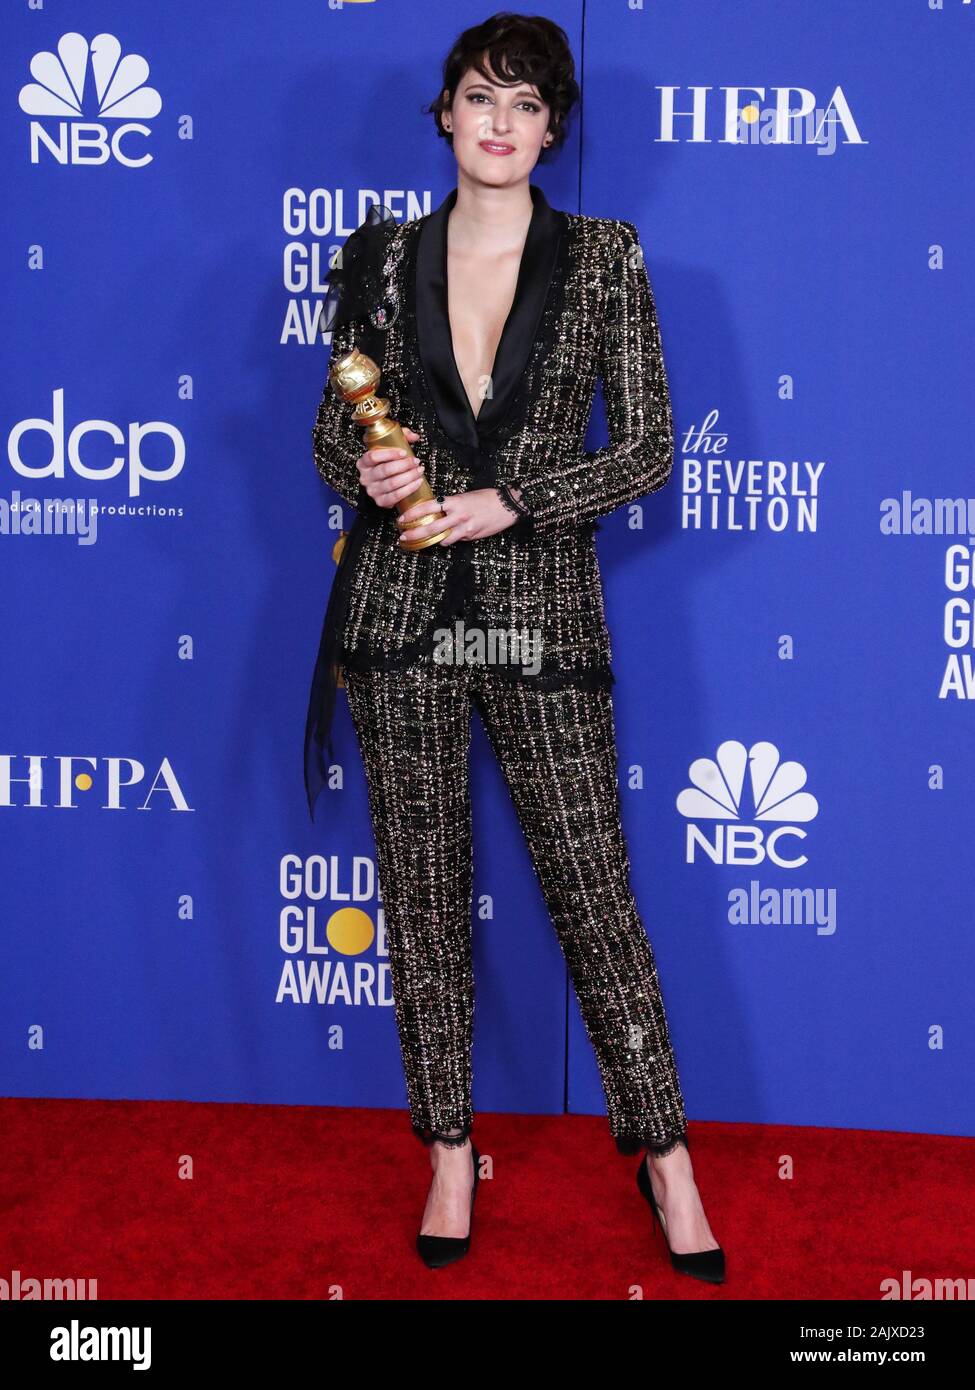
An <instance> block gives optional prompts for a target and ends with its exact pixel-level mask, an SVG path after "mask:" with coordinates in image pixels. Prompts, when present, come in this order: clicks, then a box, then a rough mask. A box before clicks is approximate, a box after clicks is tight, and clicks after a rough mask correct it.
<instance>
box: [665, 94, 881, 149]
mask: <svg viewBox="0 0 975 1390" xmlns="http://www.w3.org/2000/svg"><path fill="white" fill-rule="evenodd" d="M657 90H658V91H659V93H660V134H659V135H658V136H657V137H656V138H657V141H658V142H660V141H663V142H664V143H670V142H677V141H680V140H681V139H684V140H686V142H687V143H688V144H703V145H707V144H710V143H711V137H712V135H714V134H718V144H720V145H743V144H754V143H759V144H763V145H823V144H826V143H829V144H831V145H832V146H833V148H835V146H836V144H837V143H838V141H837V134H836V133H837V131H840V132H842V135H843V144H845V145H866V144H868V143H869V141H867V140H864V138H863V136H862V135H861V134H860V132H859V130H858V129H857V123H856V121H855V120H854V119H853V112H852V111H851V110H850V104H849V102H848V101H847V99H846V95H845V93H844V91H843V88H842V87H836V88H835V89H834V90H833V92H832V94H831V96H830V98H829V101H828V102H827V103H826V105H825V107H819V106H817V105H816V96H815V93H814V92H810V91H809V90H808V89H807V88H806V87H718V88H713V87H688V88H687V91H688V92H689V93H690V103H691V104H690V107H689V108H688V109H686V110H680V109H678V107H677V99H678V98H677V93H678V92H680V91H681V90H682V89H681V88H680V87H663V86H661V87H658V88H657ZM709 92H715V93H716V95H715V96H714V97H709V95H708V93H709ZM722 92H723V93H724V96H723V97H722V96H721V95H720V93H722ZM681 100H686V98H681ZM678 121H679V122H680V123H681V124H680V126H679V127H678V124H677V123H678ZM719 132H720V133H719ZM831 152H832V151H831Z"/></svg>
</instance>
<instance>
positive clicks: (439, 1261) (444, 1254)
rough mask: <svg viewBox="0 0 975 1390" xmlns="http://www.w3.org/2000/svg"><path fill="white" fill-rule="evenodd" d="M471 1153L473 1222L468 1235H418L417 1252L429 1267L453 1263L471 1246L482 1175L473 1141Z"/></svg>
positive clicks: (478, 1155)
mask: <svg viewBox="0 0 975 1390" xmlns="http://www.w3.org/2000/svg"><path fill="white" fill-rule="evenodd" d="M471 1153H472V1155H473V1158H474V1182H473V1185H472V1187H471V1224H470V1226H469V1228H468V1231H467V1235H466V1236H424V1235H418V1236H417V1238H416V1249H417V1254H418V1255H419V1256H420V1259H421V1260H422V1261H423V1263H424V1264H425V1265H426V1266H427V1267H428V1268H429V1269H442V1268H443V1266H444V1265H449V1264H453V1262H454V1260H459V1259H462V1258H463V1256H464V1255H466V1254H467V1252H468V1250H469V1249H470V1248H471V1235H472V1234H473V1231H474V1198H475V1197H476V1196H477V1183H478V1179H479V1177H480V1174H479V1172H478V1168H479V1167H480V1160H481V1155H480V1154H479V1153H478V1152H477V1149H476V1148H475V1147H474V1144H473V1142H472V1143H471Z"/></svg>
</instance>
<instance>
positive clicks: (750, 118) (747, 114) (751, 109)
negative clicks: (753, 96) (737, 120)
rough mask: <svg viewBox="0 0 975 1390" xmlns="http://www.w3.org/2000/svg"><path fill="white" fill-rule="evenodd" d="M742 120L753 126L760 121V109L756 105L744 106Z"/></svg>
mask: <svg viewBox="0 0 975 1390" xmlns="http://www.w3.org/2000/svg"><path fill="white" fill-rule="evenodd" d="M741 118H742V120H743V121H744V122H745V123H746V125H752V124H753V123H754V122H755V121H757V120H758V107H757V106H755V105H754V104H753V105H751V106H743V107H742V108H741Z"/></svg>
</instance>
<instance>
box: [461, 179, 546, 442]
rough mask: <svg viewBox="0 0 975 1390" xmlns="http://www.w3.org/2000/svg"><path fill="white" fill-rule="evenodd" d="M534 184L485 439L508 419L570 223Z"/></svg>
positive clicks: (484, 420) (480, 429)
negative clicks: (529, 214) (513, 396)
mask: <svg viewBox="0 0 975 1390" xmlns="http://www.w3.org/2000/svg"><path fill="white" fill-rule="evenodd" d="M530 187H531V192H532V198H533V199H534V202H535V210H534V212H533V213H532V220H531V222H530V223H529V226H528V236H527V237H526V239H525V249H524V251H523V253H522V258H521V268H520V270H519V272H518V283H517V287H516V289H515V297H514V302H513V304H512V306H511V312H510V313H509V315H508V319H507V322H506V323H505V326H504V331H503V332H502V334H501V341H500V342H499V343H498V351H497V355H496V357H495V359H494V373H493V376H492V380H491V390H492V394H491V395H490V396H488V397H487V398H486V399H485V400H484V401H483V402H482V403H481V408H480V410H479V411H478V413H477V419H476V421H475V425H476V428H477V433H478V435H479V437H481V438H484V437H485V436H487V435H489V434H490V433H491V431H492V430H494V429H496V428H497V427H498V425H500V424H501V423H502V422H503V420H504V418H505V415H506V414H507V408H508V403H509V401H510V399H511V396H512V393H513V392H514V390H515V387H516V386H517V385H518V383H519V381H520V380H521V376H522V373H523V372H524V370H525V364H526V363H527V361H528V354H529V353H530V352H531V348H532V343H534V341H535V334H536V333H537V332H538V325H539V321H540V319H541V317H542V310H543V309H544V308H545V302H546V300H547V298H548V292H549V287H550V285H551V283H552V274H553V272H554V270H555V264H556V258H557V256H558V250H559V240H560V238H561V236H562V231H563V228H564V226H565V218H564V217H563V215H562V213H561V212H559V211H557V210H556V209H555V208H553V207H551V206H550V205H549V202H548V200H547V198H546V197H545V194H544V193H543V192H542V190H541V189H540V188H538V187H536V185H535V184H531V185H530ZM455 370H456V365H455ZM461 390H463V384H461ZM468 404H469V402H468Z"/></svg>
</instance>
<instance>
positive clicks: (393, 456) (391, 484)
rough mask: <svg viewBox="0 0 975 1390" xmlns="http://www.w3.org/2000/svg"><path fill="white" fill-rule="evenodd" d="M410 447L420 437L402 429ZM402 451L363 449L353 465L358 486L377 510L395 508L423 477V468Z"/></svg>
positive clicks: (415, 487)
mask: <svg viewBox="0 0 975 1390" xmlns="http://www.w3.org/2000/svg"><path fill="white" fill-rule="evenodd" d="M403 433H404V435H405V436H406V438H407V440H408V441H409V442H410V444H415V443H416V441H417V440H418V439H419V438H420V436H419V435H418V434H417V433H416V432H415V431H414V430H408V429H406V428H405V426H404V428H403ZM404 454H405V450H403V449H367V450H366V452H365V453H364V454H363V455H362V457H361V458H359V459H358V460H357V462H356V467H357V468H358V469H359V477H360V479H361V480H362V486H363V487H364V488H365V490H366V492H368V494H369V496H370V497H371V498H372V500H373V501H374V502H375V503H376V504H377V505H378V506H380V507H395V506H396V503H397V502H402V500H403V498H404V497H409V495H410V493H411V492H415V491H416V489H417V488H418V487H419V485H420V479H421V478H422V477H423V468H422V466H421V465H420V464H419V463H418V462H417V460H416V459H415V458H411V457H410V456H409V455H408V454H406V456H405V457H404Z"/></svg>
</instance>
